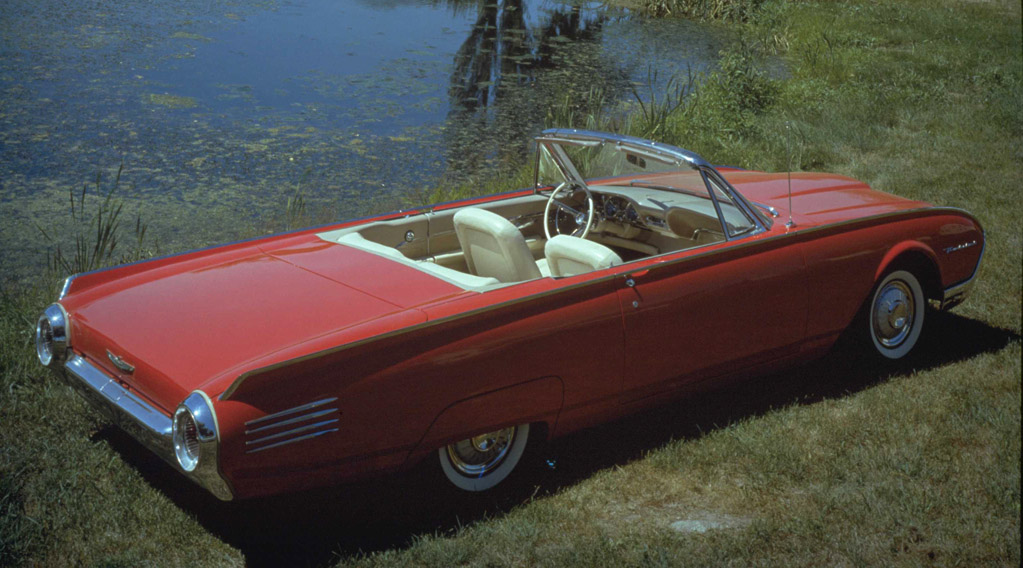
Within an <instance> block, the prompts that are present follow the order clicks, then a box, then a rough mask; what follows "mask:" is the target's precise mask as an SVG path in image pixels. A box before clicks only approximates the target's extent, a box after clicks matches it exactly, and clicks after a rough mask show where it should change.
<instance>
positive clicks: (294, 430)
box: [245, 418, 338, 446]
mask: <svg viewBox="0 0 1023 568" xmlns="http://www.w3.org/2000/svg"><path fill="white" fill-rule="evenodd" d="M337 421H338V419H337V418H331V419H330V420H324V421H323V422H317V423H315V424H310V425H308V426H299V427H298V428H292V429H291V430H285V431H283V432H278V433H276V434H270V435H269V436H263V437H262V438H256V439H255V440H247V441H246V442H245V445H246V446H251V445H252V444H262V443H263V442H266V441H268V440H276V439H278V438H284V437H286V436H291V435H294V434H300V433H302V432H308V431H310V430H315V429H317V428H320V427H322V426H327V425H328V424H334V423H335V422H337Z"/></svg>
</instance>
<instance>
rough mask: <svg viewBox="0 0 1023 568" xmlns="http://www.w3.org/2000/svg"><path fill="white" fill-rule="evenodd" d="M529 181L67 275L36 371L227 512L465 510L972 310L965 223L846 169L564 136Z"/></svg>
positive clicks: (911, 341) (883, 350)
mask: <svg viewBox="0 0 1023 568" xmlns="http://www.w3.org/2000/svg"><path fill="white" fill-rule="evenodd" d="M535 171H536V174H535V175H536V178H535V184H534V187H532V188H529V189H523V190H520V191H514V192H511V193H503V194H498V195H490V196H487V197H481V198H474V199H468V200H464V201H458V202H454V203H445V204H440V205H436V206H432V207H427V208H423V209H416V210H411V211H401V212H397V213H390V214H386V215H381V216H379V217H374V218H371V219H363V220H358V221H350V222H344V223H338V224H335V225H330V226H325V227H318V228H312V229H306V230H301V231H297V232H291V233H286V234H281V235H274V236H269V237H264V238H258V239H255V240H250V241H245V242H240V243H234V244H230V245H224V246H219V247H214V248H209V249H205V250H199V251H193V252H188V253H184V254H179V255H174V256H169V257H164V258H157V259H152V260H147V261H144V262H139V263H135V264H129V265H124V266H117V267H114V268H110V269H106V270H100V271H96V272H89V273H85V274H78V275H75V276H71V277H69V278H68V279H67V281H66V282H65V285H64V289H63V291H62V292H61V294H60V298H59V300H58V302H57V303H55V304H52V305H51V306H49V307H48V308H47V309H46V311H45V312H44V314H43V315H42V316H41V317H40V319H39V323H38V326H37V330H36V347H37V351H38V355H39V359H40V360H41V362H42V363H43V364H44V365H46V366H48V367H50V368H51V369H53V370H54V371H55V372H56V373H57V374H58V375H60V376H62V377H64V378H65V379H66V380H67V381H68V382H69V383H70V384H71V385H73V386H74V387H76V389H77V390H78V391H79V392H81V393H82V394H83V395H84V396H85V397H86V398H88V399H89V400H90V401H91V402H92V403H93V404H94V405H95V406H96V407H97V408H99V409H101V410H102V411H104V412H105V413H107V414H108V415H109V416H110V417H111V419H112V420H113V421H115V423H116V424H118V425H119V426H120V427H122V428H124V429H125V430H126V431H128V432H129V433H130V434H132V435H133V436H134V437H135V438H137V439H138V440H139V441H140V442H142V443H143V444H145V445H146V446H148V447H149V448H151V449H152V451H154V452H156V453H157V454H159V455H160V456H161V457H162V458H164V459H165V460H167V461H168V462H169V463H170V464H171V465H172V466H173V467H175V468H176V469H177V470H179V471H180V472H181V473H183V474H184V475H185V476H186V477H188V478H190V479H192V480H193V481H195V482H197V483H198V484H200V485H201V486H202V487H204V488H206V489H207V490H209V491H210V492H211V493H213V494H214V495H216V496H217V497H219V498H221V499H225V500H226V499H238V498H248V497H253V496H260V495H266V494H271V493H277V492H284V491H293V490H297V489H300V488H307V487H312V486H318V485H324V484H333V483H337V482H341V481H345V480H350V479H354V478H357V477H360V476H369V475H376V474H379V473H381V472H389V471H396V470H400V469H403V468H408V467H410V466H412V465H414V464H417V463H419V462H421V461H422V460H424V459H429V460H432V461H434V462H435V463H436V465H437V467H439V468H440V469H441V470H442V471H443V473H444V474H445V475H446V477H447V479H449V480H450V481H451V483H453V484H454V485H455V486H456V487H458V488H461V489H464V490H467V491H482V490H485V489H488V488H491V487H493V486H495V485H496V484H498V483H500V482H501V481H502V480H503V479H505V478H506V477H507V476H508V474H509V473H510V472H511V471H512V470H513V469H514V468H515V466H516V464H517V463H518V462H519V459H520V457H521V456H522V453H523V450H524V448H525V446H526V444H527V442H528V441H530V440H532V441H534V442H535V441H538V440H540V441H542V440H544V439H549V438H552V437H556V436H561V435H564V434H566V433H568V432H572V431H575V430H578V429H580V428H585V427H587V426H591V425H595V424H598V423H601V422H605V421H608V420H610V419H613V418H616V417H620V416H622V415H624V414H627V413H630V412H634V411H636V410H638V409H640V408H644V407H647V406H650V405H654V404H660V403H663V402H665V401H667V400H670V399H671V398H672V397H673V396H677V395H679V394H680V393H684V392H686V390H687V387H690V386H692V385H694V384H696V383H698V382H701V381H718V380H722V379H724V378H726V377H734V376H737V375H743V376H745V375H751V374H755V373H760V372H765V371H767V370H769V369H776V368H778V367H779V366H781V365H785V364H791V363H795V362H800V361H805V360H807V359H809V358H812V357H814V356H817V355H820V354H822V353H824V352H825V351H826V350H827V349H828V348H829V347H830V346H831V345H832V344H833V343H834V342H835V341H836V339H837V338H838V337H839V335H840V334H842V333H843V332H846V330H847V329H849V330H850V332H851V333H855V334H859V335H861V336H862V337H863V339H864V344H865V346H866V347H867V349H869V351H870V352H871V353H872V354H874V355H876V356H877V357H879V358H882V359H883V358H891V359H898V358H901V357H904V356H906V354H907V353H909V352H910V350H911V349H913V346H914V345H915V344H916V343H917V340H918V338H919V337H920V331H921V328H922V326H923V323H924V314H925V311H926V309H925V308H926V307H927V302H928V300H932V301H935V302H936V303H937V304H939V305H940V307H941V308H948V307H950V306H953V305H955V304H957V303H958V302H960V301H961V300H962V299H963V297H964V294H965V293H966V292H967V289H968V288H969V286H970V284H971V282H972V280H973V278H974V276H975V275H976V273H977V267H978V265H979V262H980V258H981V255H982V252H983V249H984V233H983V231H982V229H981V227H980V224H979V223H978V222H977V220H976V219H975V218H973V217H972V216H971V215H970V214H969V213H967V212H965V211H962V210H959V209H950V208H944V207H934V206H932V205H929V204H927V203H923V202H919V201H911V200H908V199H903V198H900V197H896V196H893V195H890V194H887V193H882V192H878V191H873V190H871V189H870V188H869V187H867V186H866V185H865V184H863V183H861V182H858V181H855V180H853V179H849V178H846V177H842V176H838V175H831V174H818V173H793V174H791V175H787V174H768V173H763V172H756V171H745V170H740V169H737V168H725V167H720V168H715V167H712V166H711V165H710V164H708V163H707V162H706V161H704V160H703V159H702V158H700V157H699V156H697V155H695V154H693V153H691V152H688V151H685V150H681V149H679V148H676V147H673V146H668V145H665V144H659V143H655V142H650V141H646V140H640V139H636V138H631V137H623V136H615V135H610V134H603V133H598V132H585V131H577V130H549V131H546V132H544V133H543V134H542V135H541V136H539V137H538V138H537V140H536V165H535Z"/></svg>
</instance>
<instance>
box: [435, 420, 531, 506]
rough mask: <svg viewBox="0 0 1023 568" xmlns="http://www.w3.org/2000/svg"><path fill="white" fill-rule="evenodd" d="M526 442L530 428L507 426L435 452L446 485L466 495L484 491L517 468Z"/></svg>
mask: <svg viewBox="0 0 1023 568" xmlns="http://www.w3.org/2000/svg"><path fill="white" fill-rule="evenodd" d="M528 439H529V424H522V425H519V426H509V427H508V428H504V429H502V430H497V431H494V432H487V433H486V434H481V435H479V436H473V437H472V438H468V439H465V440H462V441H460V442H455V443H453V444H450V445H448V446H445V447H443V448H441V449H440V450H438V451H437V455H438V457H439V458H440V467H441V470H442V471H443V472H444V476H445V477H447V479H448V481H450V482H451V483H452V484H454V485H455V487H457V488H459V489H463V490H465V491H486V490H487V489H490V488H492V487H494V486H495V485H497V484H498V483H501V482H502V481H504V479H505V478H506V477H508V474H510V473H511V472H512V470H514V469H515V466H516V465H518V463H519V459H521V458H522V453H523V452H525V450H526V442H527V441H528Z"/></svg>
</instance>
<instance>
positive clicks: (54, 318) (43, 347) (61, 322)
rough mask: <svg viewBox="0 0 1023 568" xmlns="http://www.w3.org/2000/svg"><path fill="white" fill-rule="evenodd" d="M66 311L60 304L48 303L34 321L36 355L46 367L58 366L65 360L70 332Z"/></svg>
mask: <svg viewBox="0 0 1023 568" xmlns="http://www.w3.org/2000/svg"><path fill="white" fill-rule="evenodd" d="M69 332H70V327H69V326H68V316H67V312H66V311H64V306H61V305H60V304H50V305H49V306H47V308H46V309H45V310H44V311H43V313H42V315H40V316H39V319H38V320H37V321H36V334H35V345H36V356H38V357H39V362H40V363H42V364H43V365H45V366H47V367H59V366H60V365H62V364H63V363H64V361H66V360H67V353H68V349H70V348H71V334H70V333H69Z"/></svg>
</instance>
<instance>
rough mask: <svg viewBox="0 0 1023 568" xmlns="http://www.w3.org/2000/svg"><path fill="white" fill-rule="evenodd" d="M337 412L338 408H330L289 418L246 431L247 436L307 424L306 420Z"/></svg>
mask: <svg viewBox="0 0 1023 568" xmlns="http://www.w3.org/2000/svg"><path fill="white" fill-rule="evenodd" d="M335 412H337V409H336V408H328V409H327V410H320V411H319V412H312V413H310V414H303V415H302V416H296V417H295V418H289V419H287V420H282V421H280V422H274V423H273V424H267V425H266V426H260V427H259V428H253V429H252V430H246V431H245V433H246V434H255V433H256V432H263V431H265V430H272V429H274V428H280V427H281V426H287V425H289V424H297V423H299V422H305V421H306V420H312V419H314V418H320V417H321V416H326V415H328V414H333V413H335Z"/></svg>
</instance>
